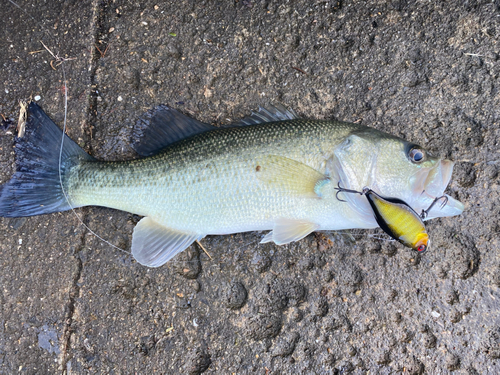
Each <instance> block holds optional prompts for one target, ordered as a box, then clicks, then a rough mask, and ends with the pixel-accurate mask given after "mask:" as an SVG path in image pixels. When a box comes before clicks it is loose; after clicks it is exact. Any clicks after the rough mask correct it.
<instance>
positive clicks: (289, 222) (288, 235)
mask: <svg viewBox="0 0 500 375" xmlns="http://www.w3.org/2000/svg"><path fill="white" fill-rule="evenodd" d="M317 229H319V226H318V225H317V224H314V223H311V222H309V221H302V220H293V219H283V218H282V219H278V220H276V222H275V223H274V228H273V230H272V231H271V232H269V233H268V234H267V235H266V236H265V237H264V238H263V239H262V241H260V243H266V242H274V243H275V244H277V245H284V244H287V243H289V242H293V241H298V240H301V239H302V238H304V237H305V236H307V235H308V234H309V233H312V232H314V231H315V230H317Z"/></svg>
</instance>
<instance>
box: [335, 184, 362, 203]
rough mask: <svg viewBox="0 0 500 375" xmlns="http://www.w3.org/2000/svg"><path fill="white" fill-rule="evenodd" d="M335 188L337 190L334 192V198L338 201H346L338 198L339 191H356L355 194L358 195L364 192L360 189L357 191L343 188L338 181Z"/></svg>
mask: <svg viewBox="0 0 500 375" xmlns="http://www.w3.org/2000/svg"><path fill="white" fill-rule="evenodd" d="M335 190H338V191H337V192H336V193H335V198H337V200H339V201H340V202H347V201H345V200H343V199H340V198H339V193H356V194H359V195H363V194H365V192H364V191H363V192H361V191H357V190H351V189H344V188H343V187H341V186H340V181H339V182H338V183H337V187H336V188H335Z"/></svg>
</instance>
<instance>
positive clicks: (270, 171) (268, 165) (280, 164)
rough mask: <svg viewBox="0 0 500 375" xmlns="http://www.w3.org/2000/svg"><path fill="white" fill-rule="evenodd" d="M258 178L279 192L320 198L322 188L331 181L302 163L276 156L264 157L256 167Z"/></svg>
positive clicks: (258, 161)
mask: <svg viewBox="0 0 500 375" xmlns="http://www.w3.org/2000/svg"><path fill="white" fill-rule="evenodd" d="M255 173H256V174H257V178H258V179H259V180H261V181H262V182H264V183H266V184H269V185H272V187H273V189H275V190H276V191H278V192H282V193H286V194H288V195H294V196H309V197H312V198H320V197H321V193H320V189H321V187H322V186H323V185H324V184H325V183H327V182H328V181H329V179H328V178H327V177H326V176H325V175H324V174H322V173H320V172H318V171H317V170H315V169H314V168H311V167H310V166H308V165H306V164H303V163H301V162H298V161H295V160H292V159H289V158H286V157H283V156H276V155H268V156H264V157H262V158H261V159H259V160H257V164H256V165H255Z"/></svg>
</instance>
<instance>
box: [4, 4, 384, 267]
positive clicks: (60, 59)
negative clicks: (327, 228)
mask: <svg viewBox="0 0 500 375" xmlns="http://www.w3.org/2000/svg"><path fill="white" fill-rule="evenodd" d="M8 1H9V2H10V3H11V4H12V5H13V6H15V7H16V8H18V9H19V10H20V11H21V12H23V13H24V14H25V15H26V16H28V17H29V18H31V19H32V20H33V22H35V23H36V24H37V25H39V26H40V27H41V28H42V29H43V30H44V32H45V33H46V35H47V36H49V37H50V38H51V39H53V38H52V37H51V36H50V32H49V30H48V29H47V28H46V27H45V26H44V25H43V24H42V23H40V22H39V21H37V20H36V19H35V18H34V17H33V16H31V15H30V14H29V13H28V12H26V11H25V10H24V9H23V8H22V7H21V6H19V5H18V4H17V3H16V2H14V1H13V0H8ZM40 43H41V44H42V45H43V47H44V48H45V49H46V50H47V52H48V53H50V54H51V55H52V57H53V58H54V59H55V61H56V62H57V63H58V65H60V66H61V70H62V75H63V85H64V86H63V89H64V121H63V129H62V137H61V146H60V148H59V160H58V168H59V170H58V172H59V184H60V186H61V190H62V192H63V195H64V199H65V200H66V202H67V203H68V205H69V207H70V209H71V211H72V212H73V214H74V215H75V216H76V218H77V220H78V222H79V223H80V224H81V225H82V226H83V227H84V228H85V229H86V230H88V232H89V233H90V234H92V235H93V236H95V237H96V238H97V239H99V240H100V241H102V242H103V243H105V244H107V245H108V246H110V247H112V248H113V249H116V250H119V251H121V252H124V253H126V254H127V255H129V256H132V254H131V252H130V251H127V250H125V249H122V248H121V247H119V246H116V245H114V244H112V243H111V242H109V241H108V240H106V239H104V238H103V237H101V236H100V235H99V234H97V233H96V232H95V231H93V230H92V229H91V228H90V227H89V226H88V225H87V224H85V222H84V221H83V219H82V218H81V217H80V216H79V215H78V213H77V212H76V210H75V209H74V208H73V206H72V205H71V202H70V200H69V197H68V194H67V192H66V190H65V189H64V185H63V182H62V173H61V167H62V152H63V148H64V137H65V134H66V125H67V114H68V90H69V89H68V85H67V80H66V70H65V62H66V61H68V60H70V59H69V58H63V57H60V56H59V55H58V54H56V53H54V52H52V51H51V50H50V49H49V48H48V47H47V46H46V45H45V44H44V43H43V42H41V41H40ZM56 44H57V43H56ZM329 233H332V234H333V235H341V236H348V237H352V238H354V237H358V236H361V237H364V236H369V237H372V238H374V239H378V240H381V241H393V239H391V238H384V237H383V234H370V233H364V234H361V233H355V232H344V231H334V232H329ZM263 237H264V235H262V238H263ZM354 239H355V238H354ZM259 242H260V239H256V240H252V241H250V242H248V243H246V244H243V245H241V246H239V247H238V248H237V249H235V250H234V252H235V253H236V252H238V251H240V250H241V249H243V248H245V247H247V246H250V245H252V244H257V246H259ZM193 245H194V244H193ZM197 245H198V246H199V247H200V248H201V249H202V250H203V251H205V249H204V247H203V246H201V245H199V244H197ZM206 255H207V256H208V257H209V258H211V256H210V255H209V254H208V253H206ZM210 260H211V259H210ZM198 261H199V262H202V260H201V259H199V260H193V261H187V260H186V261H182V260H180V261H175V260H173V259H172V260H171V261H169V263H173V262H180V263H194V262H198Z"/></svg>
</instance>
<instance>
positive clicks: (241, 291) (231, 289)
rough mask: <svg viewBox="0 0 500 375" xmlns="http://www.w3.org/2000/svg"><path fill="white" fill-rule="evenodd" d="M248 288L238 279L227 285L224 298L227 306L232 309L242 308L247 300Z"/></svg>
mask: <svg viewBox="0 0 500 375" xmlns="http://www.w3.org/2000/svg"><path fill="white" fill-rule="evenodd" d="M247 295H248V293H247V290H246V288H245V286H244V285H243V284H242V283H241V282H239V281H237V282H233V283H231V284H229V285H226V287H225V290H224V291H223V296H222V299H223V301H224V303H225V304H226V306H227V307H229V308H230V309H232V310H237V309H240V308H241V307H242V306H243V305H244V304H245V301H246V300H247Z"/></svg>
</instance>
